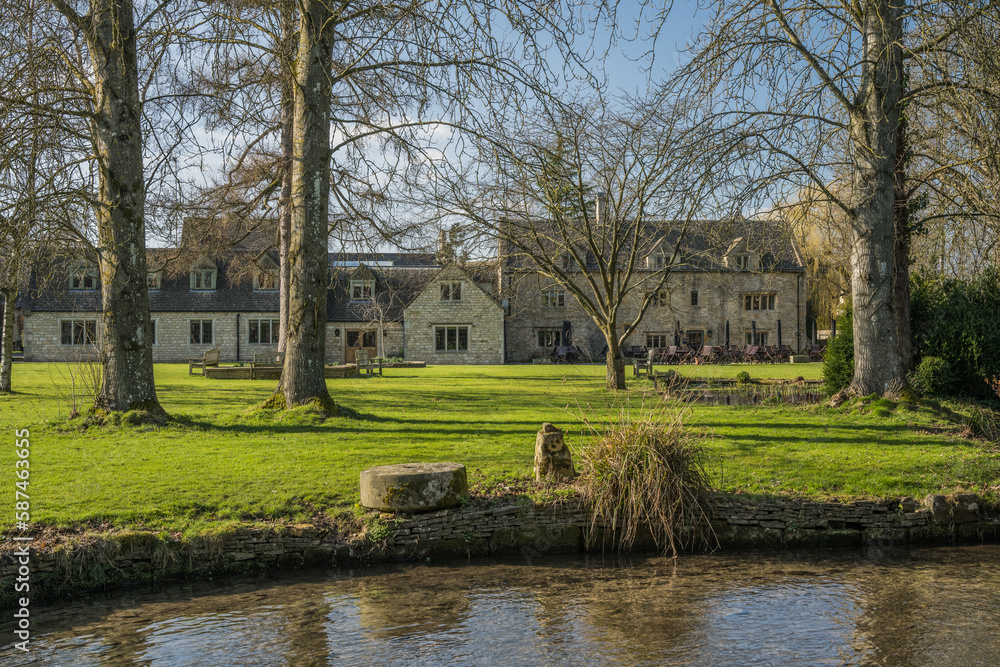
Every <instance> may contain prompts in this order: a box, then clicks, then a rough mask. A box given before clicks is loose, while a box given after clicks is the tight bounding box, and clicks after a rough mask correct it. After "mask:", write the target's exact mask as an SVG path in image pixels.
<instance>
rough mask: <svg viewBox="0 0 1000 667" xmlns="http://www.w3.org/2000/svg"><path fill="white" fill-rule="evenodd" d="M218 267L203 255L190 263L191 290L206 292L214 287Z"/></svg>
mask: <svg viewBox="0 0 1000 667" xmlns="http://www.w3.org/2000/svg"><path fill="white" fill-rule="evenodd" d="M217 274H218V269H217V268H216V266H215V264H213V263H212V262H211V261H210V260H208V259H207V258H205V257H199V258H198V261H197V262H195V263H194V264H193V265H191V291H192V292H207V291H211V290H214V289H215V285H216V278H217Z"/></svg>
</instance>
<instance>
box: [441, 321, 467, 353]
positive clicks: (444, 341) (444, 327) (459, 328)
mask: <svg viewBox="0 0 1000 667" xmlns="http://www.w3.org/2000/svg"><path fill="white" fill-rule="evenodd" d="M470 329H472V325H471V324H435V325H434V352H435V353H438V352H443V353H445V354H447V353H449V352H470V351H471V350H472V346H471V344H470V343H471V338H472V336H471V334H470ZM449 330H454V331H455V339H454V344H455V347H454V348H452V349H449V348H448V345H449V341H448V338H449V336H448V332H449ZM441 331H443V332H444V335H443V337H439V332H441ZM463 331H464V332H465V347H464V348H463V347H461V344H462V335H461V332H463ZM442 345H443V347H442Z"/></svg>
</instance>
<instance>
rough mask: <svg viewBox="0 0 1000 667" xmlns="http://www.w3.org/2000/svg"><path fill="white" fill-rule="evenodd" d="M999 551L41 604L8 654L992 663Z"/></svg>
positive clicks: (24, 658)
mask: <svg viewBox="0 0 1000 667" xmlns="http://www.w3.org/2000/svg"><path fill="white" fill-rule="evenodd" d="M998 592H1000V547H996V546H978V547H963V548H955V549H923V550H911V551H898V552H893V553H888V554H887V553H883V552H856V551H849V552H822V553H817V552H809V553H799V554H794V553H793V554H766V555H765V554H757V553H740V554H723V555H718V554H717V555H714V556H688V557H684V558H682V559H680V560H679V561H678V562H676V563H672V562H671V561H667V560H663V559H658V558H636V559H633V560H630V561H619V560H616V559H614V558H610V557H609V558H606V559H602V558H593V557H591V558H584V557H580V558H565V557H564V558H545V559H534V561H533V562H531V563H529V562H527V561H526V560H525V559H517V560H504V561H492V562H490V563H476V564H461V565H456V564H433V565H420V566H410V567H387V568H382V569H370V570H364V571H361V572H349V571H348V572H336V573H327V572H312V573H307V574H305V575H297V576H292V577H285V578H282V579H280V580H277V581H274V580H271V581H268V580H263V579H255V580H241V581H238V582H230V583H226V584H210V585H206V584H185V585H183V586H175V587H172V588H170V589H168V590H163V591H158V592H149V593H141V594H139V593H132V594H127V595H118V596H115V597H108V598H104V599H99V600H91V601H75V602H71V603H65V604H62V605H53V606H49V607H41V606H39V607H36V608H35V609H33V620H34V627H35V629H36V631H37V632H39V633H40V634H36V635H35V637H34V642H33V644H32V651H31V652H30V653H29V654H27V655H24V654H19V653H17V652H16V651H15V650H14V648H13V646H12V645H10V644H8V645H7V646H5V647H3V650H2V652H0V665H3V666H6V665H21V664H39V665H42V664H44V665H73V666H76V665H150V666H157V667H158V666H163V665H296V666H298V665H339V664H350V665H441V664H448V665H663V664H693V665H804V664H809V665H826V664H828V665H839V664H888V665H975V664H982V665H994V664H996V656H997V655H1000V639H998V637H1000V599H998V595H997V594H998Z"/></svg>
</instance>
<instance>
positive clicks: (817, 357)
mask: <svg viewBox="0 0 1000 667" xmlns="http://www.w3.org/2000/svg"><path fill="white" fill-rule="evenodd" d="M825 352H826V345H819V344H817V345H813V346H812V347H810V348H809V361H823V354H824V353H825Z"/></svg>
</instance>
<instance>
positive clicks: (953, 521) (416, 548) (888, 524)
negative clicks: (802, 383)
mask: <svg viewBox="0 0 1000 667" xmlns="http://www.w3.org/2000/svg"><path fill="white" fill-rule="evenodd" d="M711 508H712V515H713V527H714V529H715V532H716V534H717V535H718V537H719V541H720V543H721V545H722V546H723V547H724V548H726V547H729V548H735V547H762V548H789V547H810V546H852V545H863V544H869V545H871V544H874V545H881V546H890V545H899V546H902V545H906V544H925V543H945V544H946V543H954V542H996V541H998V540H1000V520H998V519H997V518H995V517H989V516H985V515H984V514H983V512H982V509H981V508H980V507H979V504H978V499H977V498H976V497H975V496H973V495H971V494H959V495H953V496H928V498H926V499H924V500H923V501H922V502H919V503H918V502H917V501H914V500H912V499H902V500H891V501H890V500H887V501H858V502H851V503H835V502H826V503H823V502H815V501H810V500H800V499H786V498H765V499H760V498H752V497H746V496H717V497H715V498H713V499H712V500H711ZM589 530H590V520H589V517H588V514H587V511H586V509H585V508H584V506H583V505H582V504H581V503H580V502H579V501H578V500H576V499H567V500H562V501H559V502H554V503H548V504H543V505H536V504H531V503H524V504H513V505H507V506H503V507H496V508H488V509H483V508H475V507H471V506H465V507H456V508H453V509H448V510H440V511H436V512H428V513H424V514H415V515H390V514H379V515H372V518H370V520H369V523H368V529H367V532H366V533H364V534H361V535H355V536H350V537H344V536H342V535H338V534H336V533H334V532H331V531H328V530H325V529H322V528H320V527H317V526H313V525H295V526H281V527H275V528H273V529H243V530H238V531H236V532H235V533H233V534H230V535H225V536H217V537H213V538H206V539H195V540H191V541H178V540H174V539H172V538H170V537H169V536H165V535H156V534H152V533H119V534H112V535H104V536H97V537H87V538H81V539H77V540H75V541H71V542H67V543H64V544H58V545H56V544H49V543H46V542H45V541H43V540H39V541H36V542H35V543H33V547H32V549H31V553H32V556H31V576H32V582H33V584H32V586H33V588H32V590H33V591H34V590H39V591H41V592H43V594H44V591H45V589H46V588H51V589H52V590H56V589H57V587H60V586H66V585H67V584H69V585H70V586H71V587H73V589H75V590H77V591H79V590H81V589H83V590H85V589H87V588H97V587H101V586H105V585H110V584H121V583H126V582H134V581H146V580H155V579H162V578H164V577H172V576H185V575H194V576H205V575H207V574H210V573H221V572H227V571H247V570H254V569H269V568H277V567H286V568H287V567H301V566H309V565H313V566H335V565H347V564H353V563H358V562H366V561H368V562H370V561H407V560H415V559H425V558H449V557H459V558H467V557H473V556H486V555H495V554H503V553H525V552H530V553H536V552H578V551H582V550H585V549H587V548H588V546H587V544H588V541H587V535H588V531H589ZM606 543H607V542H605V541H604V540H602V539H600V538H598V539H595V540H591V544H592V546H590V547H589V548H590V549H593V550H600V549H602V548H603V546H604V544H606ZM637 547H638V548H639V549H642V548H651V547H652V545H651V543H649V542H648V541H647V542H645V543H640V544H637ZM611 548H613V547H611ZM12 549H13V546H12V545H11V544H10V543H7V544H5V545H3V546H0V561H2V566H0V591H2V597H3V600H4V602H5V604H7V603H8V601H9V600H10V598H11V596H12V594H13V593H12V590H13V582H14V578H15V577H16V576H17V568H18V564H17V562H16V558H15V557H14V556H13V555H12Z"/></svg>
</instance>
